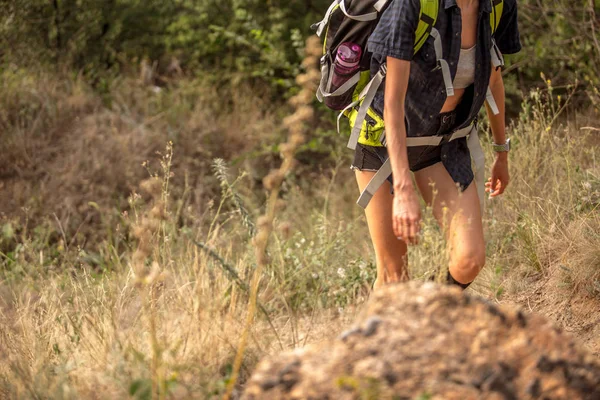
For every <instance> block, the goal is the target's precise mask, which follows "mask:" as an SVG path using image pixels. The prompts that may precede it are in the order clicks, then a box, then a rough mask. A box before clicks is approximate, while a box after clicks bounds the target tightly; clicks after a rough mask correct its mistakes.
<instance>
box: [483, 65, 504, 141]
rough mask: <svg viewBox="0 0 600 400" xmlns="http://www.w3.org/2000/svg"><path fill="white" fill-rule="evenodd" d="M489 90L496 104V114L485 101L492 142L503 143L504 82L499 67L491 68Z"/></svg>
mask: <svg viewBox="0 0 600 400" xmlns="http://www.w3.org/2000/svg"><path fill="white" fill-rule="evenodd" d="M490 90H491V91H492V95H493V96H494V100H495V102H496V105H497V106H498V111H499V113H498V115H494V113H493V112H492V110H491V109H490V106H489V105H488V104H487V103H486V105H485V107H486V109H487V114H488V117H489V120H490V126H491V128H492V135H493V136H494V143H498V144H503V143H505V142H506V122H505V118H506V116H505V111H504V110H505V97H504V82H503V80H502V71H501V70H500V69H498V70H496V69H495V68H493V69H492V76H491V78H490Z"/></svg>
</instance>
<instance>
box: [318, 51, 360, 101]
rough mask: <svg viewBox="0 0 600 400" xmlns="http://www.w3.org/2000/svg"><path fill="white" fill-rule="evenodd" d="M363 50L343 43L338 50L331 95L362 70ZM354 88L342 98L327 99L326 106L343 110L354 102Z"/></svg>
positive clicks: (332, 97) (331, 97) (333, 70)
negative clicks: (361, 58)
mask: <svg viewBox="0 0 600 400" xmlns="http://www.w3.org/2000/svg"><path fill="white" fill-rule="evenodd" d="M361 56H362V49H361V47H360V46H359V45H357V44H355V43H349V42H346V43H342V44H341V45H340V46H339V47H338V49H337V54H336V56H335V60H334V62H333V68H332V72H331V73H332V74H333V76H332V78H331V87H330V93H333V92H335V91H336V90H337V89H338V88H339V87H341V86H342V85H343V84H344V83H346V82H347V81H348V80H349V79H350V78H352V77H353V76H354V75H355V74H356V73H357V72H358V70H359V68H360V57H361ZM353 92H354V88H351V89H349V90H347V91H346V92H345V93H342V94H341V95H340V96H330V97H326V98H325V104H326V105H327V106H328V107H329V108H331V109H334V110H343V109H344V108H345V107H346V106H347V105H348V104H350V103H351V102H352V93H353Z"/></svg>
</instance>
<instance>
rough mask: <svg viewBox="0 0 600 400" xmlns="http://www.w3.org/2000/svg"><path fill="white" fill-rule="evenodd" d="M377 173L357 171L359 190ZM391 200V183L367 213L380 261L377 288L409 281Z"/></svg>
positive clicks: (384, 187) (381, 190) (381, 191)
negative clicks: (394, 229) (396, 231)
mask: <svg viewBox="0 0 600 400" xmlns="http://www.w3.org/2000/svg"><path fill="white" fill-rule="evenodd" d="M373 175H375V173H374V172H369V171H358V170H357V171H356V181H357V182H358V187H359V189H360V190H361V192H362V190H363V189H364V188H365V186H367V184H368V183H369V181H370V180H371V178H372V177H373ZM392 201H393V196H392V194H391V193H390V184H389V182H385V183H384V184H383V185H382V186H381V187H380V188H379V190H378V191H377V193H375V195H374V196H373V198H372V199H371V202H370V203H369V206H368V207H367V209H366V210H365V214H366V216H367V224H368V225H369V232H370V234H371V241H372V242H373V247H374V248H375V256H376V259H377V280H376V281H375V285H374V287H375V289H377V288H379V287H381V286H382V285H384V284H385V283H390V282H400V281H405V280H408V273H407V271H406V244H405V243H404V242H403V241H401V240H398V238H396V235H394V231H393V227H392Z"/></svg>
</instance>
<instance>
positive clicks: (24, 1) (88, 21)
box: [0, 0, 600, 106]
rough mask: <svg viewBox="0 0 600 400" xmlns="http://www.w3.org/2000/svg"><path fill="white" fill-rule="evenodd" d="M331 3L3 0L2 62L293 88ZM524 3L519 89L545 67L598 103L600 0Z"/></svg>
mask: <svg viewBox="0 0 600 400" xmlns="http://www.w3.org/2000/svg"><path fill="white" fill-rule="evenodd" d="M329 2H330V1H329V0H291V1H282V0H270V1H261V0H228V1H216V0H203V1H193V0H170V1H160V0H148V1H138V0H106V1H100V0H48V1H46V0H2V2H1V3H0V4H1V5H0V7H1V8H0V10H1V14H0V15H1V16H0V18H1V19H0V44H1V48H2V50H1V53H0V59H1V60H2V68H9V67H10V66H12V67H15V66H16V67H19V68H39V67H40V66H42V67H45V68H52V69H54V70H58V71H63V72H64V71H70V72H72V73H76V74H82V75H83V76H85V78H86V80H88V81H89V82H91V83H92V84H94V85H95V86H97V87H102V86H103V85H105V84H106V83H105V81H106V80H107V79H111V78H112V77H115V76H117V75H119V74H120V73H122V72H124V71H127V70H128V69H131V68H132V67H135V66H136V65H138V64H139V63H140V62H141V61H142V60H147V61H148V62H149V63H150V64H151V65H152V66H155V68H156V69H157V70H158V72H159V73H160V74H162V73H167V72H171V73H172V72H183V73H185V74H186V75H187V76H193V77H202V78H203V79H207V80H212V81H216V82H217V83H223V82H231V83H233V84H237V83H240V82H244V83H245V84H248V83H258V84H265V83H266V84H269V85H271V86H273V87H275V88H283V89H289V88H291V87H292V86H293V85H294V81H293V79H294V77H295V76H296V75H297V74H298V65H299V61H300V60H301V57H302V47H303V44H304V39H305V38H306V37H307V36H308V35H310V34H311V31H310V28H309V27H310V25H311V24H312V23H313V22H314V21H317V20H319V19H320V17H321V15H322V14H323V10H325V9H326V8H327V6H328V4H329ZM519 12H520V28H521V37H522V41H523V44H524V50H523V51H522V52H521V53H520V54H519V55H518V56H516V57H514V58H512V59H511V61H512V66H511V67H510V68H509V70H513V69H515V70H516V73H513V74H510V75H511V76H514V78H515V80H516V83H514V84H513V85H512V86H511V87H510V90H511V94H513V95H514V94H517V93H519V92H518V91H520V92H521V93H523V92H524V93H527V92H528V91H529V90H530V89H531V87H532V86H536V85H537V86H540V85H541V86H544V85H543V84H541V83H540V73H542V72H543V73H544V74H545V76H546V78H547V79H551V80H552V81H553V82H554V83H555V84H554V86H555V87H562V86H564V85H569V84H574V83H575V82H577V83H578V84H579V85H580V86H581V87H580V91H581V92H582V93H586V94H587V95H588V97H589V96H592V101H594V102H595V103H597V93H595V91H594V89H593V86H598V83H599V79H600V78H599V76H598V65H600V43H599V39H598V37H599V32H598V31H599V29H600V25H599V24H600V22H599V18H600V15H599V13H600V1H599V0H577V1H568V0H552V1H543V2H542V1H539V0H521V1H519ZM593 95H596V96H593ZM515 106H516V105H515Z"/></svg>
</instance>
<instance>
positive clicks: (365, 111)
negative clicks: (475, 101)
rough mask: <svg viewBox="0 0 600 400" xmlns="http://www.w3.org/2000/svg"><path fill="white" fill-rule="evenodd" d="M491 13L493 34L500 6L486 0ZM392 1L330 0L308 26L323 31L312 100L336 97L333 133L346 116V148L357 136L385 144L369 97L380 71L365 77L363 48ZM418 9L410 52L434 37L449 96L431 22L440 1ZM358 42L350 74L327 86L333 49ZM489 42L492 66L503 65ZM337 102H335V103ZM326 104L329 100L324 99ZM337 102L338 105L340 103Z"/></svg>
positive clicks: (424, 0)
mask: <svg viewBox="0 0 600 400" xmlns="http://www.w3.org/2000/svg"><path fill="white" fill-rule="evenodd" d="M490 1H491V3H492V13H491V14H490V25H491V27H492V35H493V34H494V33H495V32H496V29H497V28H498V24H499V23H500V17H501V16H502V11H503V8H504V1H503V0H490ZM391 2H392V0H335V1H334V2H333V3H332V4H331V6H330V7H329V9H328V10H327V12H326V14H325V17H324V18H323V20H321V21H320V22H318V23H316V24H314V25H313V29H315V30H316V32H317V35H318V36H319V37H321V36H323V34H325V35H324V42H323V57H322V58H321V82H320V85H319V88H318V89H317V99H318V100H319V101H321V102H324V103H325V104H326V105H328V101H327V100H329V99H336V100H338V101H336V102H335V103H336V107H335V109H336V110H338V111H341V112H340V114H339V116H338V132H339V131H340V126H339V125H340V119H341V117H342V116H346V117H348V118H349V120H350V126H351V127H352V131H351V134H350V140H349V142H348V147H349V148H351V149H355V148H356V144H357V143H358V140H359V138H361V143H363V144H368V145H372V146H382V145H383V146H385V133H384V123H383V118H382V117H381V116H380V115H379V114H378V113H377V112H375V111H374V110H373V109H372V108H371V104H372V102H373V98H374V97H375V94H376V93H377V90H378V89H379V87H380V86H381V83H382V82H383V80H384V78H385V74H386V66H385V64H383V65H382V66H381V68H380V70H379V71H378V73H377V74H376V75H375V76H373V77H372V78H371V77H370V66H371V57H372V54H371V53H370V52H368V51H366V47H367V41H368V39H369V36H370V35H371V34H372V33H373V31H374V30H375V28H376V26H377V23H378V22H379V19H380V17H381V14H382V13H383V12H384V11H385V10H386V9H387V7H388V6H389V4H390V3H391ZM420 2H421V10H420V15H419V24H418V26H417V30H416V35H415V45H414V52H415V54H416V53H417V52H418V51H419V50H420V49H421V47H422V46H423V44H424V43H425V41H426V40H427V38H428V37H429V36H433V37H434V40H435V42H434V47H435V53H436V59H437V63H438V67H439V69H441V71H442V74H443V76H444V82H445V85H446V93H447V94H448V96H452V95H453V94H454V88H453V86H452V79H451V74H450V68H449V66H448V63H447V62H446V60H444V58H443V54H442V42H441V37H440V34H439V32H438V31H437V30H436V29H435V28H434V26H435V23H436V22H437V17H438V12H439V6H440V4H439V2H440V0H420ZM348 42H352V43H355V44H358V45H359V46H360V47H361V48H362V49H363V51H362V56H361V58H360V63H359V66H358V69H357V70H356V72H355V73H354V74H353V75H352V76H351V77H350V78H349V79H347V80H346V81H345V83H344V84H343V85H341V86H339V87H335V86H333V82H334V79H333V76H334V61H335V55H336V54H337V51H338V48H339V47H340V45H342V44H344V43H348ZM492 42H493V46H492V62H493V65H494V66H495V67H500V66H502V65H504V60H503V59H502V54H501V53H500V51H499V50H498V48H497V46H496V45H495V42H494V41H493V38H492ZM486 99H487V101H488V104H489V105H490V107H491V109H492V110H493V112H494V113H495V114H497V113H498V108H497V107H496V104H495V102H494V100H493V96H492V95H491V91H490V90H488V93H487V97H486ZM340 100H341V101H340ZM330 104H331V103H330ZM340 104H341V107H340Z"/></svg>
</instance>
